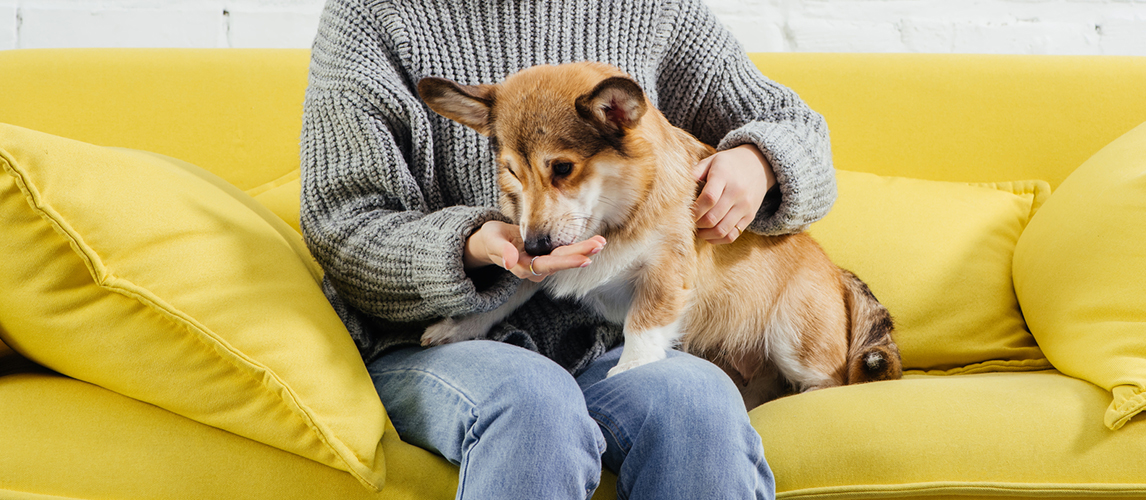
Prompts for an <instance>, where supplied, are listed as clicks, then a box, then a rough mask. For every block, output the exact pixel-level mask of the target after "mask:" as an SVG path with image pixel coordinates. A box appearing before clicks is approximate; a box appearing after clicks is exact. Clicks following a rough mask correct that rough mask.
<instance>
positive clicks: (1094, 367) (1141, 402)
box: [1015, 123, 1146, 429]
mask: <svg viewBox="0 0 1146 500" xmlns="http://www.w3.org/2000/svg"><path fill="white" fill-rule="evenodd" d="M1015 287H1016V290H1018V292H1019V299H1020V301H1021V303H1022V305H1023V311H1025V312H1026V314H1027V318H1028V321H1029V323H1030V325H1031V331H1032V332H1033V333H1034V335H1035V338H1036V339H1038V341H1039V344H1040V345H1042V346H1043V349H1044V350H1045V352H1046V354H1047V357H1048V358H1049V359H1050V360H1051V361H1052V362H1053V363H1054V365H1055V366H1056V367H1058V369H1060V370H1062V371H1063V373H1066V374H1069V375H1073V376H1076V377H1079V378H1081V379H1083V380H1088V381H1090V382H1093V383H1094V384H1096V385H1098V386H1100V387H1103V388H1105V389H1106V390H1108V391H1112V392H1113V395H1114V401H1113V403H1111V404H1110V407H1109V409H1108V410H1107V412H1106V420H1105V422H1106V425H1107V426H1108V427H1110V428H1111V429H1118V428H1120V427H1122V426H1123V425H1125V424H1126V423H1127V421H1129V420H1130V419H1131V418H1132V417H1134V415H1137V414H1138V413H1140V412H1141V411H1142V410H1143V409H1146V123H1143V124H1142V125H1140V126H1139V127H1138V128H1135V129H1134V130H1132V131H1130V132H1128V133H1127V134H1126V135H1124V136H1122V137H1121V138H1119V139H1118V140H1116V141H1114V142H1112V143H1110V145H1108V146H1106V147H1105V148H1103V149H1102V150H1101V151H1099V152H1098V153H1096V154H1095V155H1094V156H1093V157H1091V158H1090V160H1088V161H1087V162H1086V163H1084V164H1083V165H1082V166H1080V167H1079V168H1078V170H1076V171H1075V172H1074V173H1072V174H1071V175H1070V177H1068V178H1067V179H1066V180H1065V181H1063V183H1062V185H1061V186H1060V187H1059V190H1058V192H1056V193H1055V195H1054V196H1053V197H1051V199H1050V200H1049V201H1047V203H1046V206H1045V207H1043V211H1041V212H1039V214H1038V215H1036V216H1035V218H1034V219H1033V220H1032V221H1031V224H1030V227H1028V228H1027V231H1026V232H1024V233H1023V237H1022V238H1021V239H1020V240H1019V246H1018V248H1017V249H1016V251H1015Z"/></svg>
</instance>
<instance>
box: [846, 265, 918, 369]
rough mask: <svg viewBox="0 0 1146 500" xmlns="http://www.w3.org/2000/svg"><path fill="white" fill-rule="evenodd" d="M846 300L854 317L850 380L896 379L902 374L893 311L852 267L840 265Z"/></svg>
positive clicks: (849, 349)
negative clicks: (873, 292)
mask: <svg viewBox="0 0 1146 500" xmlns="http://www.w3.org/2000/svg"><path fill="white" fill-rule="evenodd" d="M840 271H841V276H840V279H841V280H842V281H843V285H844V290H845V291H844V300H845V302H846V303H847V307H848V314H849V316H850V318H849V319H850V321H851V331H850V332H849V339H848V384H859V383H863V382H874V381H876V380H893V379H897V378H900V377H901V376H903V362H902V360H901V359H900V357H899V347H898V346H896V345H895V341H894V340H892V338H891V334H892V331H894V330H895V324H894V323H893V322H892V319H891V313H889V312H888V311H887V308H886V307H884V306H883V304H880V303H879V300H876V298H875V295H874V294H872V293H871V290H870V289H868V287H867V284H865V283H864V282H863V281H861V280H860V279H859V278H858V277H856V275H855V274H852V272H851V271H847V270H845V269H841V270H840Z"/></svg>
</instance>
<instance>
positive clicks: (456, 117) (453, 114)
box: [418, 77, 494, 136]
mask: <svg viewBox="0 0 1146 500" xmlns="http://www.w3.org/2000/svg"><path fill="white" fill-rule="evenodd" d="M418 94H419V95H421V96H422V100H423V101H426V104H427V105H428V106H430V109H432V110H434V112H435V113H437V114H439V115H442V116H444V117H446V118H449V119H451V120H453V121H456V122H458V123H460V124H462V125H465V126H467V127H469V128H472V129H474V130H476V131H478V133H479V134H481V135H484V136H489V133H490V128H491V127H490V122H489V119H490V109H491V108H493V95H494V86H493V85H462V84H459V83H457V82H454V81H451V80H447V79H445V78H437V77H427V78H423V79H422V80H421V81H419V82H418Z"/></svg>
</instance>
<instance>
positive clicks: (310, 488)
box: [0, 357, 458, 500]
mask: <svg viewBox="0 0 1146 500" xmlns="http://www.w3.org/2000/svg"><path fill="white" fill-rule="evenodd" d="M5 361H6V360H4V359H3V358H2V357H0V373H3V370H4V368H5V366H6V363H5ZM45 395H50V396H51V397H45ZM0 401H3V404H0V423H2V425H0V443H3V444H2V445H0V448H2V449H3V450H4V452H3V453H0V471H3V473H2V474H0V498H3V499H5V500H24V499H28V500H32V499H35V500H43V499H47V498H52V499H56V500H58V499H64V498H67V499H81V498H82V499H97V498H105V499H116V500H154V499H165V500H215V499H219V500H232V499H234V500H262V499H266V500H365V499H373V500H453V498H454V496H455V491H456V487H457V482H458V468H457V467H456V466H454V465H451V464H450V463H449V462H447V461H446V460H445V459H444V458H442V457H440V456H437V455H434V454H433V453H430V452H428V451H425V450H423V449H421V448H418V447H416V446H414V445H411V444H407V443H404V442H402V441H401V440H399V438H398V433H397V432H396V431H395V430H394V428H393V427H392V426H390V425H389V424H387V427H386V432H385V433H384V434H383V435H382V449H383V450H384V452H385V455H386V459H387V460H386V471H387V476H386V487H385V488H383V489H382V491H381V492H373V491H371V490H369V489H366V488H363V487H362V486H361V484H360V483H359V482H358V481H356V480H355V479H354V478H353V477H351V476H350V475H349V474H347V473H345V472H340V471H338V470H335V469H333V468H330V467H327V466H324V465H321V464H319V463H318V462H315V461H313V460H308V459H305V458H302V457H300V456H298V455H294V454H291V453H286V452H283V451H282V450H279V449H276V448H273V447H270V446H267V445H265V444H262V443H258V442H255V441H251V440H250V439H245V438H242V437H239V436H236V435H235V434H232V433H229V432H226V431H222V430H219V429H217V428H214V427H208V426H205V425H202V424H200V423H198V422H195V421H193V420H190V419H188V418H185V417H181V416H179V415H176V414H174V413H171V412H169V411H166V410H163V409H161V408H157V407H155V406H152V405H149V404H145V403H141V402H139V401H136V400H133V399H130V398H127V397H124V396H122V395H120V394H116V393H114V392H111V391H108V390H106V389H103V388H100V387H97V386H94V385H91V384H89V383H86V382H82V381H78V380H75V379H70V378H67V377H61V376H59V375H56V374H52V373H48V372H47V371H46V370H39V371H37V370H29V371H23V372H19V373H15V374H12V375H7V376H0Z"/></svg>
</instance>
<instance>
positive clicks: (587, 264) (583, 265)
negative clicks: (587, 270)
mask: <svg viewBox="0 0 1146 500" xmlns="http://www.w3.org/2000/svg"><path fill="white" fill-rule="evenodd" d="M592 263H593V261H591V260H587V261H585V263H584V264H581V267H589V264H592Z"/></svg>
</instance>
